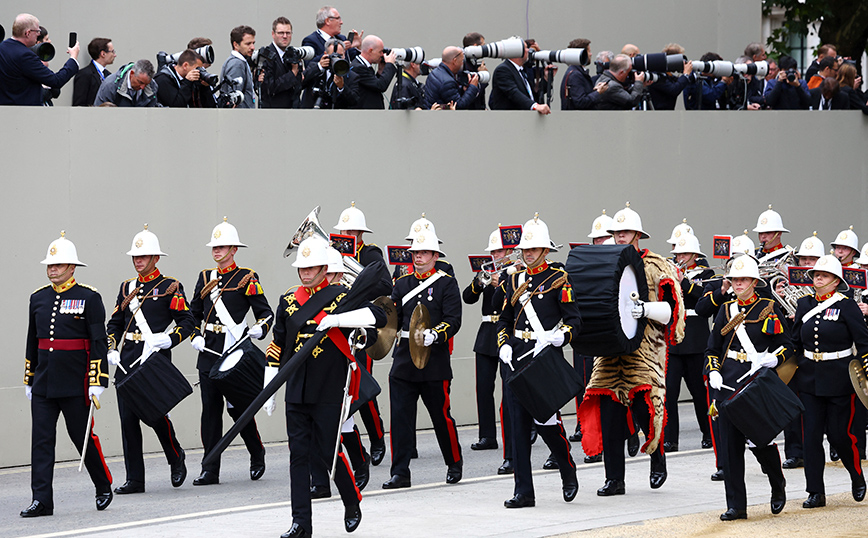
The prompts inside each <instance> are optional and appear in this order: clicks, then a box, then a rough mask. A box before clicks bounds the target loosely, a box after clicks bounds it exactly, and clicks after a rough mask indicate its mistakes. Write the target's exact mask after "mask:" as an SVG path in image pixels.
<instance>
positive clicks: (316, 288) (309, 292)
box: [304, 278, 329, 295]
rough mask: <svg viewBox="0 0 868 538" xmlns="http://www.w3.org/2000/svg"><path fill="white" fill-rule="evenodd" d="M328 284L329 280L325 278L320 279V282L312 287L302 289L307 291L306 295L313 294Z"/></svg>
mask: <svg viewBox="0 0 868 538" xmlns="http://www.w3.org/2000/svg"><path fill="white" fill-rule="evenodd" d="M328 285H329V280H328V279H327V278H324V279H322V282H320V283H319V284H317V285H316V286H314V287H313V288H304V291H306V292H307V293H308V295H313V294H314V293H316V292H318V291H319V290H321V289H324V288H326V287H327V286H328Z"/></svg>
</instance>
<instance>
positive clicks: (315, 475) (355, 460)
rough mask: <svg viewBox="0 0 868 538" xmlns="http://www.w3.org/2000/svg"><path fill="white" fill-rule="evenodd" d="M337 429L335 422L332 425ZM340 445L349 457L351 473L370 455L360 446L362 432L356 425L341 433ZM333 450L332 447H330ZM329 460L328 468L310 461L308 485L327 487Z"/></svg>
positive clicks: (329, 468)
mask: <svg viewBox="0 0 868 538" xmlns="http://www.w3.org/2000/svg"><path fill="white" fill-rule="evenodd" d="M332 427H333V428H335V431H337V424H335V425H333V426H332ZM341 445H343V447H344V454H346V455H347V457H348V458H349V459H350V463H351V464H352V466H353V475H355V472H356V471H358V470H359V468H361V466H362V465H364V464H365V461H366V460H367V459H368V458H369V457H370V456H369V455H368V453H367V451H366V450H365V447H363V446H362V434H361V433H360V432H359V428H358V427H357V426H353V431H351V432H343V433H341ZM332 452H334V449H332ZM331 463H332V462H331V461H329V462H328V465H329V467H328V469H326V468H325V467H321V466H320V465H319V464H318V462H317V461H311V462H310V485H311V486H320V487H323V486H325V487H328V485H329V471H330V470H331Z"/></svg>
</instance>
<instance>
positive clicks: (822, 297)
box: [817, 290, 835, 303]
mask: <svg viewBox="0 0 868 538" xmlns="http://www.w3.org/2000/svg"><path fill="white" fill-rule="evenodd" d="M833 295H835V290H832V291H830V292H829V293H824V294H823V295H817V302H818V303H822V302H823V301H825V300H826V299H831V298H832V296H833Z"/></svg>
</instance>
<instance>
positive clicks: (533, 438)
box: [530, 427, 538, 444]
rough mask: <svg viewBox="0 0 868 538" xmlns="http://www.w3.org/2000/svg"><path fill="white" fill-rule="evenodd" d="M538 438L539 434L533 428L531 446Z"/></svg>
mask: <svg viewBox="0 0 868 538" xmlns="http://www.w3.org/2000/svg"><path fill="white" fill-rule="evenodd" d="M537 437H538V434H537V432H536V428H535V427H534V428H531V430H530V444H534V443H536V438H537Z"/></svg>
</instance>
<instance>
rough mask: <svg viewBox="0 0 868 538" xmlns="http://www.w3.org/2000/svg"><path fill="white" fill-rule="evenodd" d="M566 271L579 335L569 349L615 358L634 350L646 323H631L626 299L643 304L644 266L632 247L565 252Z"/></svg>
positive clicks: (593, 247)
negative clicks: (577, 315)
mask: <svg viewBox="0 0 868 538" xmlns="http://www.w3.org/2000/svg"><path fill="white" fill-rule="evenodd" d="M566 271H567V273H569V275H570V283H571V284H572V287H573V300H574V301H575V302H576V304H577V305H578V306H579V313H580V314H581V315H582V330H581V331H580V332H579V335H578V338H577V339H576V340H575V341H574V342H573V343H572V346H573V349H575V350H576V352H577V353H580V354H582V355H589V356H594V357H598V356H615V355H624V354H627V353H632V352H634V351H636V350H637V349H639V344H640V343H641V342H642V336H643V335H644V333H645V325H646V324H647V323H648V321H647V320H646V319H645V318H640V319H633V316H632V315H631V314H630V310H631V309H632V308H633V305H634V303H633V300H632V299H631V298H630V296H631V294H633V293H634V292H635V293H638V295H639V299H641V300H643V301H647V300H648V284H647V281H646V280H645V266H644V263H643V262H642V258H641V256H640V255H639V253H638V252H637V251H636V249H635V248H633V247H632V246H631V245H579V246H577V247H575V248H573V249H572V250H571V251H570V254H569V257H568V258H567V264H566Z"/></svg>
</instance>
